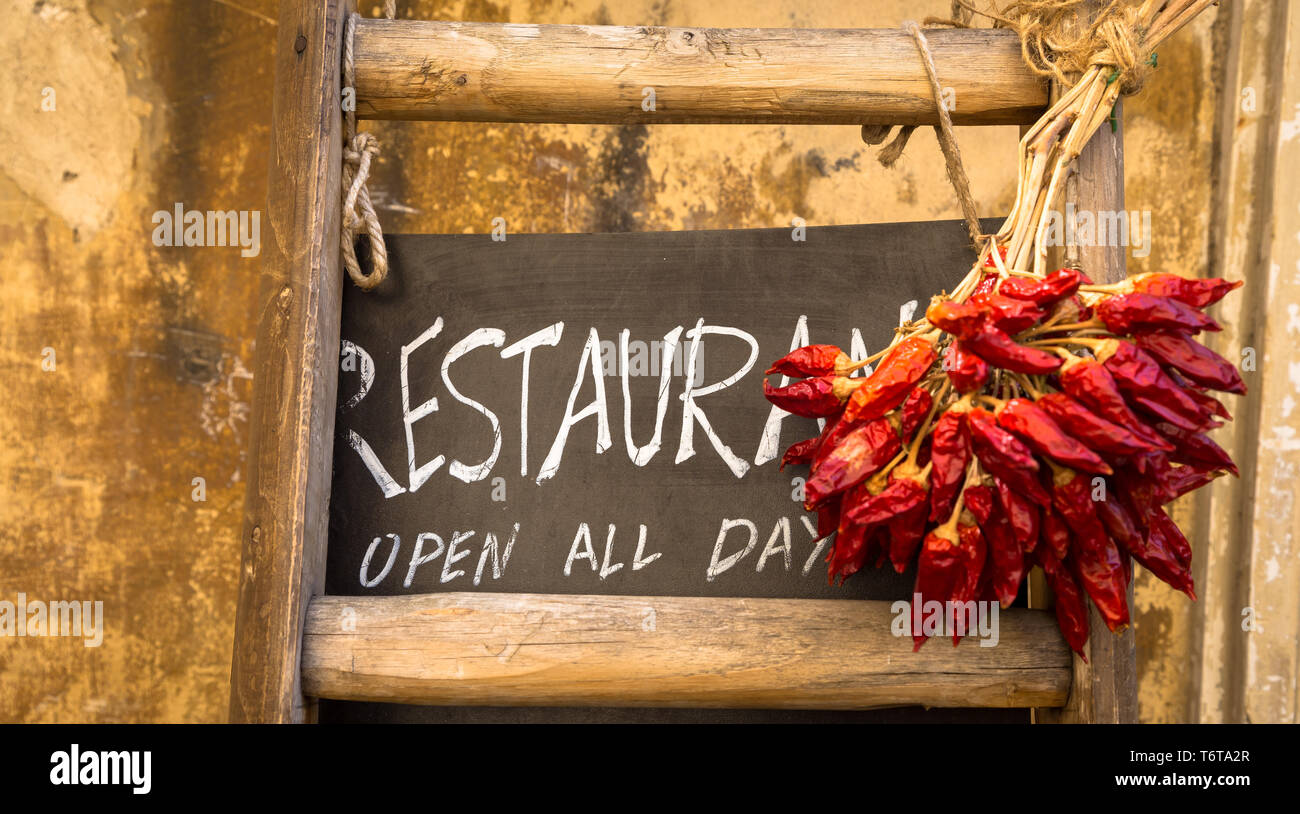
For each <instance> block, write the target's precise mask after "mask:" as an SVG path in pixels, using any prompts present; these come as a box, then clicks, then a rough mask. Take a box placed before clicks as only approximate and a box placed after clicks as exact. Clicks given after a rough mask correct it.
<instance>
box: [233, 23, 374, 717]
mask: <svg viewBox="0 0 1300 814" xmlns="http://www.w3.org/2000/svg"><path fill="white" fill-rule="evenodd" d="M348 10H350V3H349V2H346V0H326V2H323V3H314V2H307V0H286V2H284V3H283V4H282V5H281V11H280V22H279V26H278V31H277V34H276V37H277V54H276V61H277V64H276V82H275V114H274V126H273V128H272V131H271V132H272V139H273V144H272V148H271V172H270V176H271V177H270V190H271V198H270V201H269V208H268V212H267V214H268V218H267V219H268V221H269V235H268V241H267V247H266V266H265V271H264V279H263V283H262V303H263V305H262V312H261V319H260V323H259V326H258V333H257V357H256V363H255V364H256V368H255V376H256V378H255V390H254V397H253V419H252V426H253V443H252V451H251V454H250V461H251V471H250V473H249V482H248V494H247V498H246V502H245V518H244V551H243V558H242V562H241V571H240V586H239V605H238V608H237V616H236V621H235V648H234V657H233V661H232V665H231V691H230V716H231V719H232V720H234V721H259V722H288V721H303V720H310V719H311V718H312V716H313V711H314V704H310V703H308V702H307V701H306V700H305V699H304V698H303V696H302V692H301V689H300V687H299V680H298V661H299V659H298V656H299V647H300V641H301V632H302V620H303V616H304V614H305V613H306V610H307V602H308V600H309V599H310V598H311V596H312V595H313V594H316V593H320V592H321V591H322V590H323V588H324V578H325V545H326V539H327V518H328V513H329V495H330V477H331V459H332V456H333V449H334V409H335V396H336V392H335V391H336V387H337V385H338V349H339V314H340V283H341V276H340V270H339V217H340V213H339V208H340V197H339V176H340V160H341V152H340V145H341V132H340V131H341V126H342V121H341V118H340V114H339V65H340V62H339V58H340V57H339V55H340V39H341V37H342V33H343V19H344V14H345V13H346V12H347V11H348Z"/></svg>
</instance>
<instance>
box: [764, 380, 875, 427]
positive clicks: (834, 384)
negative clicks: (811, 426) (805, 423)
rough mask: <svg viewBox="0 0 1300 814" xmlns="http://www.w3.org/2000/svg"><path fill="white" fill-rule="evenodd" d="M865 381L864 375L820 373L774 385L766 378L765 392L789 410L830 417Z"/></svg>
mask: <svg viewBox="0 0 1300 814" xmlns="http://www.w3.org/2000/svg"><path fill="white" fill-rule="evenodd" d="M861 382H862V379H850V378H847V377H845V376H818V377H817V378H815V379H802V380H800V381H797V382H794V383H793V384H789V385H786V386H785V387H773V386H772V385H771V384H769V383H768V381H767V379H764V380H763V395H764V396H765V397H766V398H767V400H768V401H770V402H772V403H773V404H775V405H776V406H777V407H780V408H781V409H782V410H785V411H786V412H787V413H793V414H794V415H801V416H803V417H804V418H826V417H827V416H831V415H834V414H835V413H836V412H837V411H838V410H839V409H840V407H841V405H843V404H844V399H845V398H847V397H848V394H849V393H851V392H853V390H854V388H856V387H858V386H859V384H861Z"/></svg>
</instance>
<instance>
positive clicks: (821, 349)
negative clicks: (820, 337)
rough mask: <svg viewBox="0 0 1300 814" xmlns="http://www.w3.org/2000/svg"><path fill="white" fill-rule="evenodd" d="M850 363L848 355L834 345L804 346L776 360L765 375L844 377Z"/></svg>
mask: <svg viewBox="0 0 1300 814" xmlns="http://www.w3.org/2000/svg"><path fill="white" fill-rule="evenodd" d="M851 361H852V360H851V359H849V357H848V354H846V353H845V352H844V351H842V350H840V349H839V348H837V347H836V346H834V345H806V346H804V347H802V348H797V349H795V350H792V351H790V352H789V353H787V354H786V355H785V356H782V357H781V358H780V359H777V360H776V361H775V362H773V363H772V366H771V367H770V368H768V369H767V374H766V375H768V376H770V375H772V374H773V373H783V374H785V375H786V376H828V375H830V374H832V373H834V374H837V375H840V376H845V375H847V374H848V365H849V363H850V362H851Z"/></svg>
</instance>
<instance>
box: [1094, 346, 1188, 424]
mask: <svg viewBox="0 0 1300 814" xmlns="http://www.w3.org/2000/svg"><path fill="white" fill-rule="evenodd" d="M1097 358H1098V359H1099V360H1100V361H1101V363H1102V364H1103V365H1105V366H1106V370H1107V372H1109V373H1110V375H1111V377H1112V378H1114V380H1115V384H1117V385H1118V386H1119V389H1120V390H1122V391H1123V392H1124V394H1125V395H1126V396H1127V397H1128V399H1129V400H1130V401H1132V402H1133V403H1134V404H1135V405H1139V406H1141V407H1142V408H1144V409H1145V410H1147V411H1148V412H1150V413H1152V414H1154V415H1158V416H1160V417H1161V418H1163V419H1164V420H1165V421H1168V422H1169V423H1171V424H1176V425H1178V426H1180V427H1182V428H1183V429H1187V430H1197V429H1199V428H1200V427H1201V426H1202V425H1203V424H1204V423H1205V419H1206V418H1207V417H1208V415H1207V413H1206V412H1205V411H1204V410H1203V409H1201V406H1200V405H1199V404H1197V403H1196V402H1195V401H1194V400H1193V399H1192V398H1191V397H1189V396H1188V395H1187V394H1186V393H1184V392H1183V389H1182V388H1181V387H1179V386H1178V383H1177V382H1175V381H1174V380H1173V379H1171V378H1169V376H1168V374H1166V373H1165V372H1164V371H1163V370H1161V369H1160V365H1159V364H1158V363H1157V362H1156V360H1155V359H1152V358H1151V357H1150V356H1149V355H1147V353H1146V351H1144V350H1142V349H1141V348H1138V347H1137V346H1135V345H1132V344H1130V343H1128V342H1124V341H1122V340H1119V339H1107V340H1105V341H1104V342H1103V343H1102V346H1101V347H1100V348H1099V349H1098V351H1097Z"/></svg>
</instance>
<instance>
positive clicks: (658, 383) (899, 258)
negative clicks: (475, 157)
mask: <svg viewBox="0 0 1300 814" xmlns="http://www.w3.org/2000/svg"><path fill="white" fill-rule="evenodd" d="M992 226H993V223H992V222H990V223H989V224H988V227H992ZM988 227H986V228H988ZM966 240H967V238H966V232H965V229H964V227H963V225H962V224H961V223H960V222H958V221H942V222H926V223H902V224H873V225H864V226H840V227H813V228H808V229H807V230H806V232H805V231H804V230H797V231H796V230H787V229H763V230H737V231H710V232H668V233H663V232H659V233H630V234H592V235H510V236H508V237H507V238H506V239H505V240H493V239H492V237H490V236H488V235H395V236H391V237H390V238H388V250H389V255H390V262H391V270H390V272H389V277H388V279H386V280H385V281H384V283H383V284H381V285H380V286H379V287H378V288H377V289H376V290H374V291H371V292H364V291H361V290H359V289H357V288H356V287H353V286H348V287H346V289H345V292H346V293H345V295H344V303H343V322H342V339H343V352H342V356H341V359H342V371H341V373H340V379H339V414H338V419H337V429H336V439H337V440H336V445H335V451H334V462H335V463H334V467H335V470H334V483H333V491H332V496H331V505H330V543H329V558H328V567H327V592H328V593H330V594H337V595H364V594H396V593H425V592H433V591H500V592H533V593H582V594H588V593H611V594H626V595H671V596H753V597H821V598H843V599H853V598H869V599H899V598H907V597H908V596H909V595H910V589H911V585H912V574H910V573H908V574H901V575H900V574H896V573H894V572H893V570H892V569H889V568H886V569H882V570H878V571H871V572H863V573H860V574H859V575H857V576H855V577H854V578H853V579H852V580H850V581H849V582H848V583H846V584H845V585H843V586H830V585H828V584H827V581H826V570H825V563H824V562H823V559H824V557H825V555H826V547H825V546H826V543H825V542H824V541H823V542H822V543H814V542H813V536H814V535H813V534H812V528H813V526H812V521H813V519H814V518H813V517H811V516H810V515H807V514H806V513H805V512H804V511H803V510H802V507H801V505H800V504H801V500H802V498H801V494H800V487H801V485H802V478H803V476H805V475H806V469H805V468H802V467H795V468H792V469H791V468H787V469H786V470H785V471H784V472H778V469H777V464H778V461H779V458H780V455H781V452H783V451H784V449H785V448H786V446H788V445H789V444H790V443H792V442H794V441H796V440H799V439H802V438H806V437H809V436H811V435H813V434H815V433H816V432H817V422H815V421H812V420H808V419H802V418H796V417H790V416H786V415H785V414H784V413H780V412H777V411H773V410H772V409H771V407H770V406H769V405H768V403H767V402H766V401H765V400H764V399H763V397H762V381H763V371H764V370H765V369H766V368H767V366H768V364H770V363H771V361H772V360H774V359H776V358H778V357H780V356H781V355H783V354H785V353H786V352H787V351H789V350H790V349H791V348H792V347H796V346H799V345H803V344H807V343H809V342H825V343H833V344H837V345H840V346H841V347H842V348H844V349H845V350H846V351H848V352H849V353H850V354H851V355H853V356H855V358H861V357H862V356H865V355H867V354H868V353H869V352H871V351H874V350H876V349H878V348H880V347H882V346H883V345H884V344H886V343H887V342H888V341H889V339H890V336H891V334H892V331H893V329H894V327H895V326H896V325H898V324H899V321H900V319H905V318H910V317H912V316H913V315H914V314H919V313H921V312H923V311H924V308H925V306H926V304H928V301H929V297H930V296H931V295H932V294H934V293H936V292H938V291H942V290H945V289H949V288H951V287H952V286H954V285H955V284H956V282H957V281H959V280H960V279H961V277H962V276H963V275H964V274H965V272H966V271H967V270H968V269H969V267H970V262H971V254H970V250H969V248H968V247H967V245H966ZM781 383H782V382H781V381H780V377H774V378H773V384H781ZM918 714H919V713H918ZM656 715H658V713H655V712H653V711H650V712H640V713H636V714H635V715H633V716H632V717H631V718H629V717H627V715H626V714H614V713H611V712H610V711H608V710H607V711H603V712H601V711H573V710H569V711H563V710H561V711H551V710H537V711H530V712H529V713H527V714H523V713H520V714H519V715H515V716H512V715H511V713H509V712H508V711H506V712H502V711H495V712H493V711H479V710H459V711H440V710H438V709H437V708H431V709H424V710H419V711H415V710H412V709H411V708H402V707H396V706H393V707H389V706H386V705H359V704H344V703H326V704H325V706H324V707H323V711H322V717H323V719H325V720H403V719H405V720H410V719H418V720H512V719H526V720H593V721H598V720H683V715H684V713H683V712H682V711H674V712H671V713H667V712H665V713H663V714H662V716H660V717H657V718H656V717H655V716H656ZM755 715H756V716H757V717H754V716H750V717H749V718H747V719H751V720H754V719H756V720H788V719H790V718H789V716H790V713H782V714H780V715H779V716H778V717H777V718H775V719H773V718H771V714H770V713H764V714H761V715H760V714H757V713H755ZM826 715H827V714H826V713H820V714H819V715H818V716H817V717H816V718H809V719H808V720H814V719H816V720H823V719H825V718H826ZM881 715H882V713H863V714H858V715H857V716H856V719H868V720H870V719H881V718H880V716H881ZM891 715H892V717H889V718H888V719H891V720H893V719H897V718H898V713H897V712H894V713H891ZM944 715H946V716H948V717H949V718H950V719H951V718H952V717H954V716H953V713H952V712H951V711H950V712H946V713H944ZM503 716H504V717H503ZM863 716H865V718H864V717H863ZM873 716H874V717H873ZM961 716H979V718H978V719H979V720H989V719H990V716H992V719H995V720H1016V721H1020V720H1027V716H1026V714H1025V713H1024V712H1023V711H1002V712H996V713H995V712H993V711H988V710H985V711H966V712H963V713H960V714H959V715H958V716H957V717H961ZM841 718H843V719H855V718H854V716H841ZM687 719H689V718H687ZM696 719H698V720H731V718H726V717H723V718H718V716H717V713H700V716H699V717H698V718H696Z"/></svg>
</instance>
